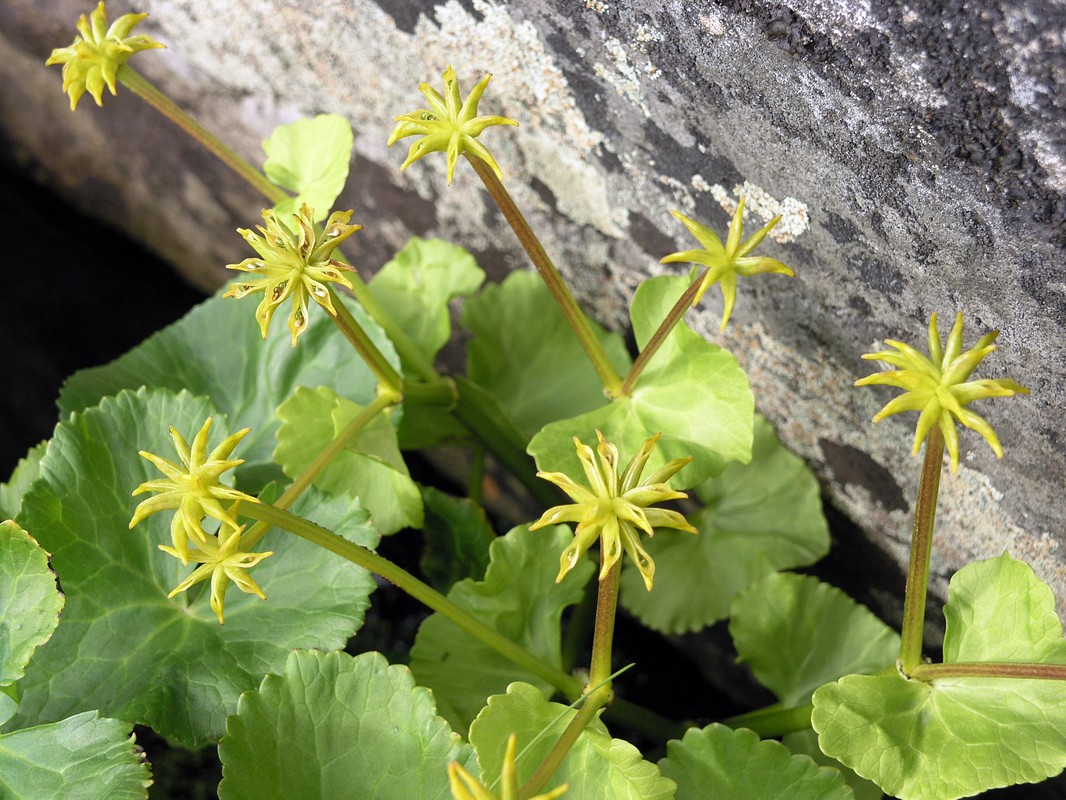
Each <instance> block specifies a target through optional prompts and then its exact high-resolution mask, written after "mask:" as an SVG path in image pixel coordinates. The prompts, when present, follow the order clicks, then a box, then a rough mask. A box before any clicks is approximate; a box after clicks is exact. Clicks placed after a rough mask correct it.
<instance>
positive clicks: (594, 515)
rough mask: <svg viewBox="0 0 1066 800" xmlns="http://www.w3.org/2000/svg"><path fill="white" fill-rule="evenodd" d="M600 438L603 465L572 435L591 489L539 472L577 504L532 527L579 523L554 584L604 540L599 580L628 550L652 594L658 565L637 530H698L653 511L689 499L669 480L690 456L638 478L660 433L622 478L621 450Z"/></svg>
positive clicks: (678, 517) (675, 516) (553, 511)
mask: <svg viewBox="0 0 1066 800" xmlns="http://www.w3.org/2000/svg"><path fill="white" fill-rule="evenodd" d="M596 436H597V438H598V439H599V446H598V447H597V451H598V452H599V456H600V459H599V463H596V458H595V456H594V454H593V452H592V448H591V447H589V446H588V445H585V444H582V443H581V441H580V440H579V439H578V438H577V437H576V436H575V437H574V445H575V446H576V448H577V457H578V458H579V459H580V460H581V466H582V467H583V468H584V470H585V477H586V478H587V479H588V483H589V487H585V486H581V485H580V484H578V483H575V482H574V481H573V480H571V479H570V478H569V477H568V476H566V475H564V474H563V473H561V472H538V473H537V476H538V477H540V478H543V479H544V480H546V481H550V482H551V483H554V484H555V485H556V486H558V487H559V488H560V489H562V490H563V491H564V492H566V493H567V495H569V496H570V498H571V499H572V500H573V501H574V502H573V503H571V504H567V505H562V506H555V507H554V508H549V509H548V510H547V511H545V512H544V515H543V516H542V517H541V518H540V519H538V520H537V521H536V522H534V523H533V524H532V525H530V526H529V529H530V530H536V529H537V528H543V527H544V526H546V525H554V524H556V523H559V522H576V523H578V525H577V528H576V530H575V531H574V541H573V543H572V544H571V545H570V546H569V547H567V548H566V550H564V551H563V554H562V557H561V558H560V559H559V562H560V569H559V575H558V577H556V579H555V581H556V583H558V582H559V581H561V580H562V579H563V576H564V575H566V573H567V572H569V571H570V570H571V569H573V568H574V565H575V564H577V562H578V560H579V559H580V558H581V556H582V555H583V554H584V553H585V551H586V550H588V549H589V547H590V546H591V545H592V543H593V542H595V541H596V539H601V540H602V541H601V544H600V547H601V549H602V553H601V561H602V566H601V568H600V580H603V579H604V578H605V577H606V576H607V574H608V573H609V572H610V570H611V568H612V567H613V566H614V565H615V563H617V561H618V559H619V558H621V556H622V550H623V549H624V550H625V552H626V553H628V554H629V557H630V558H631V559H633V561H634V563H635V564H636V565H637V569H639V570H640V574H641V575H642V576H643V577H644V585H645V586H646V587H647V588H648V591H651V587H652V583H653V580H654V577H655V562H654V561H652V559H651V556H649V555H648V553H647V551H645V550H644V548H643V547H641V545H640V534H639V531H644V532H645V533H646V534H648V535H649V536H652V535H654V533H655V530H654V529H655V528H675V529H677V530H681V531H688V532H689V533H698V532H699V531H697V530H696V529H695V528H693V527H692V526H691V525H689V524H688V522H687V521H686V520H685V518H684V517H683V516H682V515H681V514H679V513H678V512H676V511H667V510H665V509H660V508H649V506H651V505H652V504H654V503H662V502H665V501H666V500H677V499H680V498H683V497H688V495H686V494H685V493H684V492H678V491H674V490H673V489H671V488H670V487H669V486H667V484H666V481H667V480H668V479H669V478H671V477H672V476H673V475H675V474H676V473H677V472H678V471H679V470H680V469H681V468H682V467H684V466H685V465H686V464H688V463H689V462H690V461H691V460H692V458H691V457H687V458H675V459H674V460H673V461H671V462H669V463H668V464H666V465H665V466H664V467H662V469H660V470H658V471H657V472H655V473H654V474H652V475H651V476H649V477H648V478H647V479H645V480H643V481H642V480H641V479H640V475H641V473H642V472H643V471H644V467H645V465H646V464H647V463H648V459H649V458H650V457H651V454H652V451H653V450H654V449H655V444H656V442H658V441H659V434H655V436H652V437H651V438H650V439H647V440H645V442H644V444H643V445H641V448H640V451H639V452H638V453H637V454H636V456H634V457H633V460H632V461H630V462H629V464H628V465H627V466H626V468H625V470H623V472H622V474H621V475H619V474H618V449H617V448H616V447H615V446H614V445H613V444H611V443H610V442H608V441H607V440H606V439H604V438H603V434H602V433H600V432H599V431H596Z"/></svg>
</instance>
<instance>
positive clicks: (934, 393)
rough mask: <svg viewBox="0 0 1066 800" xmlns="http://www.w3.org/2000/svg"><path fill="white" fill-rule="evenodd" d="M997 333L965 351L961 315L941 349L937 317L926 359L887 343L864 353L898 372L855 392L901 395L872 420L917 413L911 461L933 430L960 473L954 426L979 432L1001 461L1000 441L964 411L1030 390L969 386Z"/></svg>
mask: <svg viewBox="0 0 1066 800" xmlns="http://www.w3.org/2000/svg"><path fill="white" fill-rule="evenodd" d="M998 336H999V331H992V332H991V333H988V334H985V335H984V336H983V337H981V339H980V341H978V342H977V344H975V345H974V346H973V347H971V348H970V349H969V350H966V351H965V352H963V349H962V312H959V314H958V315H957V316H956V317H955V325H954V327H952V329H951V333H950V334H949V335H948V344H947V348H946V349H945V348H944V347H943V346H942V345H941V343H940V332H939V330H937V320H936V314H933V316H932V317H931V318H930V320H929V357H928V358H926V357H925V356H924V355H922V354H921V353H919V352H918V351H917V350H915V349H914V348H913V347H911V346H910V345H908V344H904V343H903V342H897V341H894V340H892V339H886V340H885V344H887V345H889V346H890V347H893V348H895V350H882V351H881V352H879V353H866V354H865V355H864V356H863V358H864V359H867V360H872V361H884V362H886V363H888V364H891V365H892V366H893V367H895V368H896V369H890V370H886V371H884V372H876V373H874V374H873V375H867V376H866V377H865V378H860V379H859V380H857V381H855V385H856V386H873V385H875V384H884V385H887V386H896V387H898V388H900V389H903V394H901V395H900V396H899V397H897V398H895V399H894V400H892V401H890V402H889V403H888V404H887V405H886V406H885V407H884V408H882V409H881V410H880V411H879V412H878V413H877V415H876V416H875V417H874V420H873V421H874V422H880V421H881V420H883V419H884V418H885V417H890V416H892V415H893V414H898V413H900V412H901V411H920V412H921V414H920V415H919V417H918V426H917V428H916V429H915V431H914V449H913V452H914V454H915V455H917V454H918V451H919V450H920V449H921V446H922V442H923V441H925V437H926V436H928V435H929V431H930V430H932V428H933V426H934V425H936V426H937V427H938V428H939V429H940V432H941V434H943V436H944V445H945V447H946V448H947V451H948V453H949V454H950V455H951V469H952V471H953V472H957V471H958V469H959V433H958V429H957V427H956V422H961V423H962V424H963V425H965V426H966V427H967V428H971V429H972V430H975V431H977V432H978V433H979V434H981V435H982V436H983V437H984V438H985V441H986V442H988V444H989V446H990V447H991V448H992V451H993V452H994V453H995V454H996V457H997V458H1002V457H1003V448H1002V447H1001V446H1000V443H999V438H998V437H997V436H996V432H995V431H994V430H992V426H991V425H989V424H988V421H987V420H985V419H984V417H981V416H980V415H978V414H975V413H974V412H973V411H970V410H969V409H968V408H966V406H968V405H969V404H970V403H972V402H973V401H974V400H980V399H981V398H983V397H1013V396H1014V395H1016V394H1028V393H1029V390H1028V389H1026V388H1025V387H1024V386H1021V385H1019V384H1018V383H1016V382H1015V381H1013V380H1011V379H1009V378H997V379H995V380H978V381H970V380H967V379H968V378H969V377H970V375H971V374H972V373H973V371H974V370H975V369H976V368H977V365H978V364H980V363H981V361H982V360H983V359H984V357H985V356H987V355H988V354H989V353H991V352H992V351H993V350H995V349H996V347H995V345H994V344H992V342H994V341H995V340H996V337H998Z"/></svg>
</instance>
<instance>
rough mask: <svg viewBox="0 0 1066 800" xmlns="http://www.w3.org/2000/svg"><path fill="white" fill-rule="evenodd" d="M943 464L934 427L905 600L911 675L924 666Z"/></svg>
mask: <svg viewBox="0 0 1066 800" xmlns="http://www.w3.org/2000/svg"><path fill="white" fill-rule="evenodd" d="M943 460H944V437H943V436H942V435H941V433H940V429H939V428H937V427H936V426H935V425H934V426H933V428H932V430H930V431H929V436H928V438H926V440H925V460H924V461H923V462H922V475H921V479H920V481H919V484H918V500H917V502H916V503H915V506H914V530H913V533H912V536H911V558H910V566H909V567H908V568H907V588H906V592H905V594H904V598H903V625H902V631H901V639H900V647H899V661H900V667H901V668H902V670H903V672H904V673H905V674H907V675H910V674H911V672H912V671H913V670H914V668H915V667H917V666H918V665H919V664H921V663H922V636H923V634H924V628H925V599H926V594H927V593H928V590H929V562H930V559H931V557H932V552H933V525H934V521H935V519H936V498H937V493H938V492H939V491H940V471H941V469H942V463H943Z"/></svg>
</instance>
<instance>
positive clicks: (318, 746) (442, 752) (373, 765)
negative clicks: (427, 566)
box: [218, 650, 473, 800]
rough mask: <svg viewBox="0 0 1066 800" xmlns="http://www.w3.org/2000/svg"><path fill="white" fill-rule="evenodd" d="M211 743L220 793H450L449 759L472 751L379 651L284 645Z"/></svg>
mask: <svg viewBox="0 0 1066 800" xmlns="http://www.w3.org/2000/svg"><path fill="white" fill-rule="evenodd" d="M218 750H219V756H220V757H221V759H222V771H223V778H222V783H221V784H220V785H219V787H218V795H219V797H220V798H221V800H274V798H277V800H290V799H291V798H299V797H352V798H359V800H398V799H399V798H408V799H409V800H436V799H437V798H439V799H440V800H450V798H451V793H450V792H449V790H448V772H447V768H448V763H449V762H450V761H459V762H460V763H462V764H464V766H465V765H467V764H468V763H469V762H471V761H473V757H472V753H471V750H470V746H469V745H467V744H464V743H463V742H462V740H461V739H460V738H459V735H458V734H456V733H454V732H453V731H452V729H451V728H450V727H448V723H447V722H445V721H444V720H443V719H441V718H440V717H438V716H437V713H436V709H435V708H434V706H433V695H432V694H431V693H430V692H429V691H428V690H426V689H423V688H422V687H420V686H415V683H414V680H413V679H412V677H411V672H410V670H408V669H407V667H401V666H389V664H388V662H387V661H386V660H385V658H384V656H382V655H381V654H380V653H364V654H363V655H360V656H356V657H354V658H353V657H352V656H349V655H348V654H346V653H341V652H336V653H319V652H313V651H312V652H308V651H299V650H298V651H296V652H294V653H291V654H290V655H289V659H288V661H287V662H286V664H285V671H284V672H283V673H282V674H281V675H268V676H266V678H264V680H263V683H262V685H261V686H260V687H259V690H258V691H255V692H248V693H246V694H245V695H243V696H242V697H241V701H240V704H239V706H238V708H237V713H236V714H235V715H234V716H232V717H230V718H229V720H227V722H226V736H225V737H224V738H223V739H222V742H221V743H220V744H219V748H218Z"/></svg>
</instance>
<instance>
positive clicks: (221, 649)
mask: <svg viewBox="0 0 1066 800" xmlns="http://www.w3.org/2000/svg"><path fill="white" fill-rule="evenodd" d="M211 415H215V417H216V423H215V426H214V427H213V428H212V434H213V437H218V439H219V440H221V438H223V437H224V436H225V435H226V433H227V431H226V426H225V423H224V421H223V419H221V418H220V416H219V414H218V411H217V409H215V408H213V407H212V406H211V405H210V404H209V402H208V401H207V400H205V399H201V398H193V397H192V396H190V395H189V394H187V393H183V394H180V395H174V394H172V393H170V392H166V391H159V390H157V391H151V392H150V391H147V390H144V389H142V390H140V391H139V392H137V393H135V394H134V393H130V392H123V393H122V394H120V395H119V396H118V397H116V398H108V399H105V400H104V401H103V402H102V403H101V404H100V405H99V406H97V407H95V408H91V409H88V410H86V411H85V412H82V413H78V414H75V415H73V416H72V417H71V418H70V419H69V420H68V421H66V422H63V423H62V424H60V426H59V427H58V428H57V429H56V435H55V437H54V438H53V439H52V440H51V442H50V443H49V446H48V450H47V452H46V453H45V456H44V459H43V460H42V461H41V465H40V470H41V479H40V480H39V481H38V482H37V483H36V484H35V485H34V487H33V489H32V490H31V491H30V492H29V493H28V494H27V495H26V497H25V498H24V500H23V508H22V513H21V514H20V516H19V522H20V523H21V524H22V525H23V526H24V527H26V528H29V529H32V530H33V531H34V533H35V535H36V538H37V540H38V541H39V542H40V543H41V545H42V546H43V547H45V548H47V549H48V551H49V552H51V553H52V557H53V561H52V566H53V568H54V569H55V571H56V573H57V574H58V575H59V579H60V581H61V582H62V586H63V591H64V592H65V593H66V598H67V601H66V609H65V611H64V614H63V618H62V621H61V623H60V625H59V628H58V629H57V630H56V633H55V635H54V636H53V637H52V639H51V640H50V641H49V642H48V644H47V645H45V646H44V647H42V648H41V649H40V650H39V651H38V652H37V654H36V655H35V657H34V660H33V661H32V662H31V664H30V666H29V668H28V669H27V672H26V677H25V679H24V680H23V681H22V682H21V683H20V689H21V690H22V694H23V697H22V705H21V706H20V708H19V710H18V714H17V716H16V717H15V720H16V723H17V725H19V726H25V725H27V724H37V723H42V722H52V721H56V720H59V719H62V718H63V717H65V716H68V715H70V714H75V713H78V712H81V711H86V710H95V709H99V710H100V711H101V712H103V713H105V714H108V715H113V716H116V717H119V718H122V719H126V720H130V721H135V722H140V723H144V724H148V725H151V726H152V727H153V728H155V729H156V730H157V731H159V732H160V733H161V734H163V735H165V736H167V737H169V738H171V739H173V740H175V741H178V742H182V743H184V744H186V745H190V746H195V745H202V744H203V743H205V742H207V741H209V740H211V739H214V738H217V737H218V736H219V735H220V734H221V733H222V729H223V726H224V721H225V716H226V714H227V713H228V712H230V711H232V710H234V709H235V708H236V704H237V697H238V696H239V695H240V693H241V692H243V691H247V690H249V689H252V688H254V687H255V686H256V685H257V684H258V682H259V679H260V678H261V676H262V675H263V673H264V672H268V671H271V670H273V669H280V668H281V666H282V665H283V664H284V662H285V658H286V656H287V655H288V652H289V651H290V650H291V649H292V648H294V647H320V648H336V647H340V646H342V645H343V644H344V642H345V641H346V640H347V638H348V637H349V636H351V635H352V634H353V633H354V632H355V631H356V630H357V629H358V628H359V626H360V625H361V624H362V619H363V612H364V611H365V609H366V607H367V605H368V604H369V601H368V599H367V598H368V595H369V593H370V592H371V590H372V589H373V587H374V582H373V580H372V579H371V578H370V576H369V575H368V574H367V573H366V572H365V571H363V570H361V569H360V568H358V567H356V566H354V565H352V564H350V563H348V562H343V561H340V560H339V559H335V558H332V557H330V556H329V555H328V554H327V553H325V552H324V551H322V550H321V549H320V548H316V547H313V546H311V545H309V544H307V543H306V542H302V541H297V540H295V539H293V538H292V537H288V536H282V535H280V534H278V535H274V536H271V537H270V538H268V539H267V540H266V542H265V544H267V545H269V547H270V549H271V550H273V552H274V556H273V557H272V558H269V559H267V560H266V561H264V562H263V563H262V564H261V565H260V566H258V567H257V568H256V570H257V571H256V579H257V580H258V581H259V582H260V585H262V586H263V588H264V591H265V592H266V593H267V596H268V598H269V601H268V602H263V601H261V600H259V599H257V598H255V597H252V596H250V595H245V594H242V593H236V592H235V593H233V594H231V596H230V598H229V600H228V602H227V605H226V624H225V625H224V626H219V624H218V620H217V619H216V618H215V615H214V613H213V612H212V611H211V610H210V608H209V607H208V603H207V600H208V597H207V594H208V593H206V592H205V593H203V594H201V595H200V596H199V597H198V598H197V599H195V600H191V601H190V600H188V599H186V596H185V595H181V596H179V597H177V598H175V599H173V600H168V599H167V597H166V595H167V593H168V592H169V590H170V589H171V588H172V587H173V586H174V585H176V584H177V583H178V581H179V580H180V579H181V578H182V577H184V575H185V573H186V572H188V571H189V569H191V567H189V568H182V567H181V564H180V562H178V561H177V560H175V559H173V558H171V557H170V556H167V555H165V554H164V553H162V552H160V551H159V550H158V549H157V548H156V546H157V544H160V543H165V542H169V541H170V534H169V522H168V521H166V520H164V519H162V518H161V516H162V515H159V516H156V517H153V518H151V519H149V520H147V521H146V522H144V523H142V524H141V525H140V526H138V528H137V529H136V530H135V531H130V530H129V529H128V524H129V520H130V516H131V514H132V511H133V506H134V504H135V502H136V501H135V500H134V498H132V497H130V491H131V489H132V488H133V487H135V486H137V485H138V484H140V483H141V482H143V481H144V480H146V479H147V478H149V477H151V476H152V475H151V473H153V472H154V467H152V465H151V464H149V463H148V462H147V461H145V460H144V459H142V458H140V457H139V456H138V455H137V452H138V451H139V450H147V451H149V452H151V451H156V452H160V451H165V450H166V448H167V447H169V446H170V437H169V434H168V433H167V430H166V424H165V423H162V422H160V421H161V420H166V421H167V422H169V423H171V424H173V425H174V426H175V427H177V428H179V429H184V430H189V429H192V428H194V426H198V425H199V424H200V423H201V422H202V421H203V420H204V419H206V418H207V417H208V416H211ZM71 486H77V487H78V491H77V492H71V491H69V488H68V487H71ZM298 508H299V509H300V510H302V511H303V512H304V513H305V514H308V515H309V516H310V517H311V518H313V519H316V520H319V521H320V522H323V523H326V524H329V525H330V526H331V527H333V528H335V529H337V530H343V531H346V533H347V534H348V535H349V536H351V537H352V538H354V539H355V540H357V541H361V542H362V543H364V544H366V545H370V546H372V545H374V544H375V543H376V541H377V534H376V532H375V531H373V529H372V528H370V527H369V526H368V525H367V522H366V519H367V518H366V512H365V511H363V510H362V509H360V508H359V506H358V505H356V504H354V503H352V502H351V501H350V500H345V501H344V502H336V503H334V502H331V501H329V500H328V499H327V498H325V497H323V496H317V497H316V496H313V495H310V496H306V497H305V499H304V502H303V503H302V504H301V506H299V507H298ZM263 631H269V632H270V635H269V636H263V635H262V632H263Z"/></svg>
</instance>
